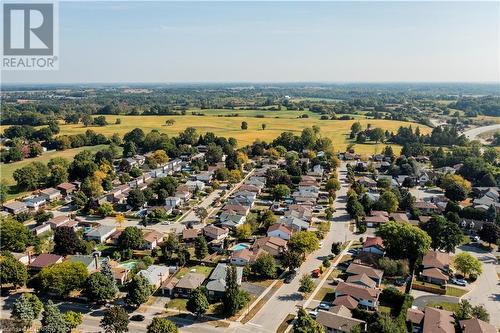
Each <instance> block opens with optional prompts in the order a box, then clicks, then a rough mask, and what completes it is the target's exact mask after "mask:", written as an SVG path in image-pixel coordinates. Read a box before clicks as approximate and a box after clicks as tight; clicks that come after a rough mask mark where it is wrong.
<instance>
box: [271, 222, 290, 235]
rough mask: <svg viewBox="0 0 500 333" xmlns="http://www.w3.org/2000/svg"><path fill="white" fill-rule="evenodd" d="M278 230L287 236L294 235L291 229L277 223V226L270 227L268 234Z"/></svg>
mask: <svg viewBox="0 0 500 333" xmlns="http://www.w3.org/2000/svg"><path fill="white" fill-rule="evenodd" d="M277 230H278V231H281V232H284V233H285V234H288V235H291V234H292V230H291V229H290V228H289V227H287V226H286V225H283V224H280V223H275V224H272V225H270V226H269V228H268V229H267V233H268V234H269V233H270V232H273V231H277Z"/></svg>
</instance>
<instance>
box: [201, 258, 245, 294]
mask: <svg viewBox="0 0 500 333" xmlns="http://www.w3.org/2000/svg"><path fill="white" fill-rule="evenodd" d="M227 268H228V265H227V264H222V263H219V264H217V266H216V267H215V269H214V270H213V271H212V274H210V277H209V278H208V282H207V284H206V285H205V287H206V288H207V292H208V298H209V299H210V300H211V301H218V300H220V299H222V298H223V297H224V295H225V294H226V275H227ZM242 278H243V267H236V283H237V284H238V285H241V281H242Z"/></svg>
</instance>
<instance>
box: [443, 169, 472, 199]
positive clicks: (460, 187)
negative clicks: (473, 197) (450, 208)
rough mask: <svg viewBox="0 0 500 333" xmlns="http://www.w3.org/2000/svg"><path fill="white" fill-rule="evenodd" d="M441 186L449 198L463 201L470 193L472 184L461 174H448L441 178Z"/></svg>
mask: <svg viewBox="0 0 500 333" xmlns="http://www.w3.org/2000/svg"><path fill="white" fill-rule="evenodd" d="M441 187H442V188H443V189H444V190H445V193H444V194H445V195H446V197H447V198H449V199H450V200H453V201H462V200H465V198H467V196H468V195H469V193H470V191H471V189H472V186H471V183H470V182H469V181H467V180H465V179H464V178H463V177H462V176H460V175H455V174H447V175H445V176H444V177H443V178H442V179H441Z"/></svg>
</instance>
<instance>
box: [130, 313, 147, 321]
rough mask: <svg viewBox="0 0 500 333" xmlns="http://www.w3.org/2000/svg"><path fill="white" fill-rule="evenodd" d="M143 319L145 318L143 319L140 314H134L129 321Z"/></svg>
mask: <svg viewBox="0 0 500 333" xmlns="http://www.w3.org/2000/svg"><path fill="white" fill-rule="evenodd" d="M144 319H146V317H144V316H143V315H140V314H136V315H133V316H132V317H130V320H132V321H144Z"/></svg>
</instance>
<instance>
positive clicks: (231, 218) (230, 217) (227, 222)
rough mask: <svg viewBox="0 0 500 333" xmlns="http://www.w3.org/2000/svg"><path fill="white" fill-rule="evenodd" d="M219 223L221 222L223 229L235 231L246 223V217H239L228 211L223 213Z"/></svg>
mask: <svg viewBox="0 0 500 333" xmlns="http://www.w3.org/2000/svg"><path fill="white" fill-rule="evenodd" d="M219 221H220V224H221V225H222V227H224V228H230V229H235V228H237V227H238V226H239V225H241V224H243V223H245V221H246V216H244V215H239V214H237V213H236V212H234V211H232V210H227V211H223V212H222V213H221V214H220V215H219Z"/></svg>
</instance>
